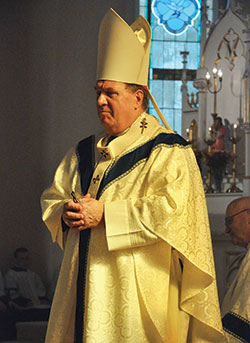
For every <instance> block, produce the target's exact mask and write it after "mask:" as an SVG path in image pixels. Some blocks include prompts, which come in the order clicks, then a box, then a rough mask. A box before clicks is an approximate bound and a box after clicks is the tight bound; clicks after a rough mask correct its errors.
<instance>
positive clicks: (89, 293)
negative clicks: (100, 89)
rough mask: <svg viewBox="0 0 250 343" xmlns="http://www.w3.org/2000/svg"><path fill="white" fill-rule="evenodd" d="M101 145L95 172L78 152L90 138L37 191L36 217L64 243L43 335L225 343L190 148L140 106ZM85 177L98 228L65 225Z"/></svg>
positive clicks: (53, 340) (63, 342) (63, 340)
mask: <svg viewBox="0 0 250 343" xmlns="http://www.w3.org/2000/svg"><path fill="white" fill-rule="evenodd" d="M106 143H107V137H104V138H103V139H101V140H100V141H99V142H98V144H97V150H98V152H99V156H100V159H99V161H98V163H97V165H96V166H95V168H94V170H93V171H92V169H91V166H90V165H91V163H90V162H88V161H89V160H86V159H85V162H83V160H82V159H81V149H80V148H81V146H84V145H85V144H89V149H90V146H91V145H92V139H91V138H89V139H88V140H86V141H83V142H82V143H80V146H78V149H77V151H78V153H75V152H74V151H73V150H71V151H69V153H68V154H67V155H66V156H65V158H64V159H63V161H62V162H61V164H60V166H59V167H58V169H57V172H56V174H55V179H54V182H53V184H52V186H51V187H50V188H49V189H47V190H46V191H45V192H44V193H43V196H42V208H43V220H44V221H45V223H46V225H47V226H48V228H49V230H50V231H51V235H52V239H53V241H55V242H58V244H59V245H60V246H61V247H62V248H63V249H64V259H63V263H62V268H61V272H60V276H59V281H58V285H57V289H56V294H55V297H54V300H53V306H52V310H51V317H50V322H49V328H48V332H47V338H46V342H47V343H59V342H60V343H69V342H70V343H72V342H73V341H74V335H76V342H79V343H80V342H81V343H82V342H86V343H94V342H98V343H99V342H103V343H105V342H107V343H118V342H122V343H134V342H140V343H143V342H145V343H146V342H147V343H160V342H168V343H185V342H192V343H202V342H223V341H224V336H223V330H222V326H221V320H220V311H219V305H218V299H217V288H216V282H215V273H214V263H213V254H212V247H211V239H210V231H209V225H208V218H207V210H206V203H205V197H204V192H203V186H202V182H201V178H200V173H199V169H198V167H197V164H196V160H195V157H194V154H193V152H192V149H191V147H190V146H189V145H188V144H187V142H186V141H185V140H184V139H182V138H181V137H180V136H178V135H176V134H174V133H172V132H169V131H167V130H166V129H164V128H163V127H162V126H161V125H159V123H158V121H157V120H156V119H155V118H154V117H153V116H150V115H148V114H146V113H143V114H142V115H141V116H140V117H139V118H138V119H137V120H136V121H135V122H134V123H133V125H132V126H131V127H130V128H129V129H128V130H127V131H126V132H125V133H123V134H122V135H119V136H118V137H116V138H115V139H114V140H112V141H111V142H110V143H109V144H108V145H106ZM83 150H84V148H83ZM82 155H83V159H84V156H86V155H85V154H84V153H83V154H82ZM90 160H91V159H90ZM86 180H88V181H89V186H88V193H90V194H91V196H92V197H94V198H97V199H99V200H100V201H102V202H103V203H104V204H105V227H101V228H98V229H92V230H84V231H83V233H81V235H80V234H79V233H78V232H73V231H71V230H66V231H64V232H63V228H62V222H61V213H62V207H63V204H64V203H65V202H66V201H68V200H69V199H70V193H71V191H72V190H74V191H75V192H76V194H77V195H78V197H80V196H81V195H83V194H85V193H86V192H87V190H86V189H85V188H84V187H86V185H85V183H86ZM80 236H82V237H83V236H85V237H83V238H80V240H79V237H80ZM79 241H80V243H79ZM86 242H87V243H86ZM77 285H78V287H77ZM75 324H76V330H75Z"/></svg>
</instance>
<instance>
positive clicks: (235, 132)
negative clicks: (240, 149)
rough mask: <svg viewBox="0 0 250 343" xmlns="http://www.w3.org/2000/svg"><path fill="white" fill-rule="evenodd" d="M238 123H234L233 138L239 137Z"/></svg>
mask: <svg viewBox="0 0 250 343" xmlns="http://www.w3.org/2000/svg"><path fill="white" fill-rule="evenodd" d="M237 127H238V126H237V124H234V128H233V138H236V137H237Z"/></svg>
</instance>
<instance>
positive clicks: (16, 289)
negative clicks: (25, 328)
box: [5, 248, 50, 321]
mask: <svg viewBox="0 0 250 343" xmlns="http://www.w3.org/2000/svg"><path fill="white" fill-rule="evenodd" d="M29 261H30V257H29V251H28V249H26V248H18V249H16V250H15V252H14V266H13V267H12V268H10V269H9V270H8V271H7V273H6V275H5V288H6V293H7V295H8V296H9V298H10V300H11V301H12V302H13V304H14V306H15V308H16V310H17V311H15V320H16V321H33V320H34V321H36V320H47V319H48V314H49V308H50V302H49V300H48V299H47V297H46V289H45V287H44V285H43V283H42V281H41V279H40V277H39V275H37V274H36V273H35V272H33V271H32V270H30V269H29V268H28V267H29Z"/></svg>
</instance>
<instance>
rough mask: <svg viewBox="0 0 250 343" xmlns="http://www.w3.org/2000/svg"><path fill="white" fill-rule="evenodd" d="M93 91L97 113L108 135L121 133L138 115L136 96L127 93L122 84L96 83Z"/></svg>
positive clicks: (113, 82)
mask: <svg viewBox="0 0 250 343" xmlns="http://www.w3.org/2000/svg"><path fill="white" fill-rule="evenodd" d="M95 89H96V106H97V113H98V116H99V118H100V121H101V124H102V126H103V127H104V128H105V130H106V132H107V133H108V134H110V135H116V134H119V133H121V132H123V131H124V130H126V129H127V128H128V127H130V126H131V125H132V124H133V122H134V121H135V120H136V119H137V118H138V116H139V115H140V113H138V101H137V100H138V99H137V95H136V93H131V92H129V90H128V89H126V85H125V84H124V83H122V82H116V81H98V82H97V85H96V88H95Z"/></svg>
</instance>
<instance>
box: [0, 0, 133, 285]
mask: <svg viewBox="0 0 250 343" xmlns="http://www.w3.org/2000/svg"><path fill="white" fill-rule="evenodd" d="M109 7H113V8H114V9H115V10H116V11H117V12H118V13H119V14H120V15H121V16H122V17H123V18H124V19H125V20H127V21H128V22H129V23H132V21H133V20H134V19H135V18H136V16H137V5H136V1H133V0H127V1H123V0H105V1H103V0H85V1H82V0H74V1H63V0H43V1H40V0H23V1H20V0H12V1H9V0H2V1H1V2H0V68H1V72H0V74H1V77H0V92H1V96H0V99H1V112H0V113H1V123H2V124H1V134H0V137H1V157H2V158H1V168H0V170H1V178H0V182H1V197H0V199H1V209H2V211H1V212H2V214H1V240H0V249H1V264H0V269H1V270H2V271H3V272H5V271H6V269H7V268H8V267H9V266H10V265H11V263H12V257H11V256H12V252H13V250H14V249H16V248H17V247H19V246H25V247H27V248H28V249H29V250H30V252H31V267H32V269H34V270H35V271H37V272H38V273H39V274H40V275H41V277H42V278H43V280H44V281H45V282H46V283H48V281H49V280H50V279H51V278H52V276H53V272H54V270H55V268H56V266H57V265H59V263H60V261H61V256H62V253H61V252H60V250H59V248H58V247H57V246H56V245H55V244H52V243H51V239H50V235H49V233H48V231H47V229H46V228H45V226H44V224H43V223H42V221H41V210H40V203H39V199H40V195H41V192H42V191H43V190H44V188H45V187H47V186H48V185H49V184H50V183H51V181H52V176H53V173H54V171H55V168H56V166H57V165H58V163H59V161H60V160H61V158H62V157H63V155H64V154H65V152H66V151H67V150H68V149H69V148H70V147H71V146H72V145H75V144H76V143H77V142H78V141H79V140H80V139H82V138H84V137H86V136H88V135H90V134H92V133H95V134H99V133H100V132H101V131H102V129H101V126H100V125H99V121H98V118H97V115H96V110H95V93H94V89H93V88H94V85H95V71H96V51H97V34H98V27H99V23H100V21H101V18H102V17H103V16H104V14H105V12H106V11H107V9H108V8H109Z"/></svg>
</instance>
